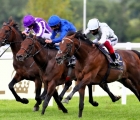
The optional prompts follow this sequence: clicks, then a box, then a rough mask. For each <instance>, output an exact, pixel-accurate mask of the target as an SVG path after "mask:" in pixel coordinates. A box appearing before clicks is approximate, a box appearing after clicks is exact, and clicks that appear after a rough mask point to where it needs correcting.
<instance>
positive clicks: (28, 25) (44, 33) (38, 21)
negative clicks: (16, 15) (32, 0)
mask: <svg viewBox="0 0 140 120" xmlns="http://www.w3.org/2000/svg"><path fill="white" fill-rule="evenodd" d="M23 25H24V27H25V30H24V31H23V32H22V33H23V34H25V35H28V33H29V32H31V31H32V32H33V33H34V34H35V35H36V36H39V37H42V38H45V39H50V37H51V35H52V30H51V28H50V26H49V25H48V23H47V22H46V21H45V20H43V19H42V18H38V17H33V16H32V15H26V16H25V17H24V18H23Z"/></svg>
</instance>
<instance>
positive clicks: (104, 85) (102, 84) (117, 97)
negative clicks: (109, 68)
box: [99, 83, 121, 102]
mask: <svg viewBox="0 0 140 120" xmlns="http://www.w3.org/2000/svg"><path fill="white" fill-rule="evenodd" d="M99 85H100V87H101V88H102V89H103V90H104V91H106V92H107V93H108V95H109V96H110V98H111V99H112V102H116V101H118V100H119V99H120V98H121V97H120V96H115V95H114V94H113V93H112V92H111V91H110V90H109V87H108V84H107V83H101V84H99Z"/></svg>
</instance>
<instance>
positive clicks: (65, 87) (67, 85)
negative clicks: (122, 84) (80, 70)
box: [59, 81, 72, 101]
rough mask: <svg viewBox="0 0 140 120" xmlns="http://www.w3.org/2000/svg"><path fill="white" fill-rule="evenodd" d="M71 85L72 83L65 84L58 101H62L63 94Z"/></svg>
mask: <svg viewBox="0 0 140 120" xmlns="http://www.w3.org/2000/svg"><path fill="white" fill-rule="evenodd" d="M71 85H72V81H68V82H66V83H65V86H64V89H63V91H62V92H61V93H60V95H59V99H60V101H61V100H62V99H63V96H64V94H65V93H66V91H67V90H68V89H69V87H70V86H71Z"/></svg>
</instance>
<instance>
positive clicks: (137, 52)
mask: <svg viewBox="0 0 140 120" xmlns="http://www.w3.org/2000/svg"><path fill="white" fill-rule="evenodd" d="M132 51H133V52H134V53H136V54H137V55H138V56H139V58H140V52H139V51H137V50H132Z"/></svg>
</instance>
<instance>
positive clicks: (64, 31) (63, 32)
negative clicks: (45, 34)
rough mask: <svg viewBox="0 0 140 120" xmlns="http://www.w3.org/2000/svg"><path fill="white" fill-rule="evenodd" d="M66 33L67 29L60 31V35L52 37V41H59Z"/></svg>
mask: <svg viewBox="0 0 140 120" xmlns="http://www.w3.org/2000/svg"><path fill="white" fill-rule="evenodd" d="M66 34H67V31H66V30H63V31H62V32H61V33H60V36H59V37H57V38H54V39H52V41H53V43H59V42H61V41H62V39H63V38H64V37H65V36H66Z"/></svg>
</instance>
